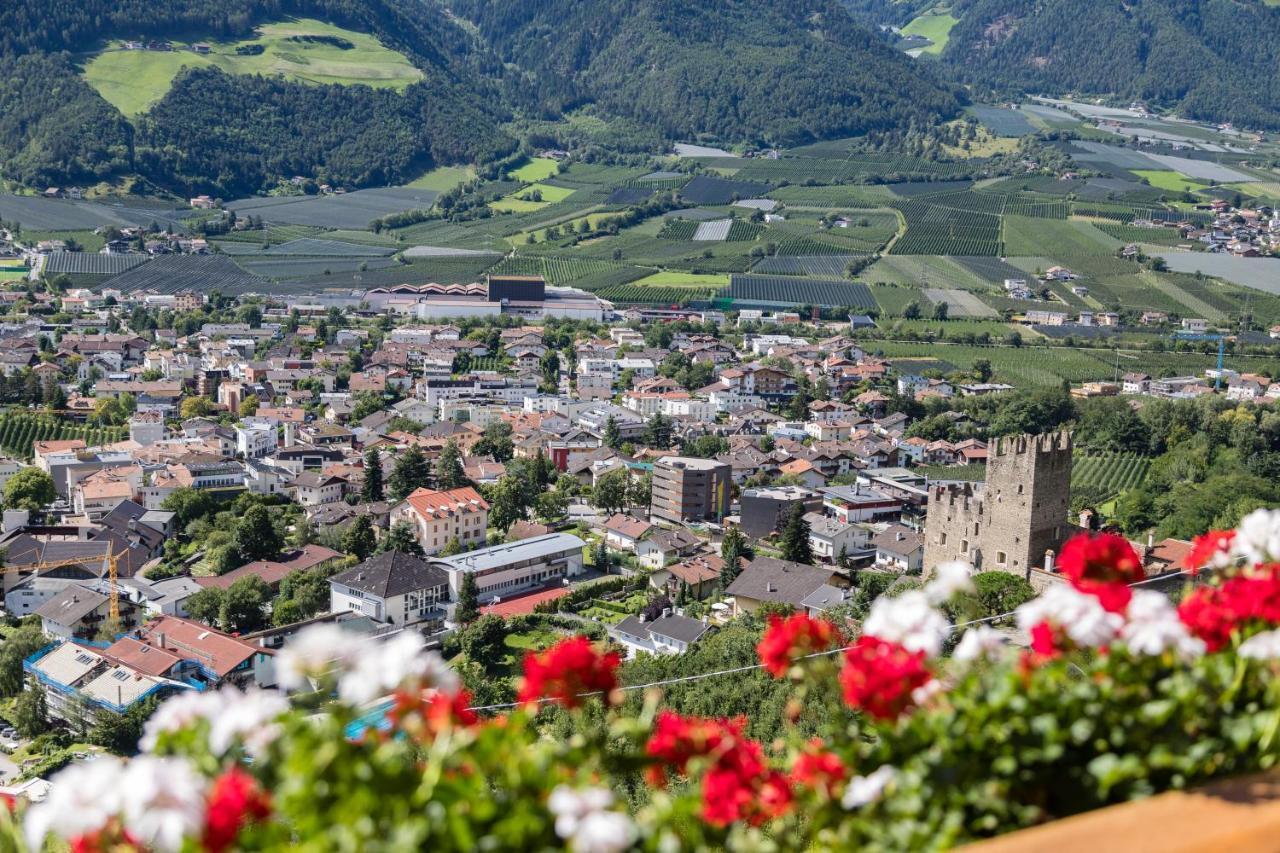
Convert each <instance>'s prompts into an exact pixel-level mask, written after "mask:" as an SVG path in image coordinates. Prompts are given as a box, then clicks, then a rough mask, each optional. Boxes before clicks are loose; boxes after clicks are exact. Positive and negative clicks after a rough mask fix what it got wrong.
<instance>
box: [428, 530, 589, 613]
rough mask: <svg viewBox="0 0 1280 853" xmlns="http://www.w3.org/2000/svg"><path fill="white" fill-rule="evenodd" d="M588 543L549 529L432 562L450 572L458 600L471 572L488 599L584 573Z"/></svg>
mask: <svg viewBox="0 0 1280 853" xmlns="http://www.w3.org/2000/svg"><path fill="white" fill-rule="evenodd" d="M585 547H586V543H585V542H583V541H582V540H581V539H579V538H578V537H577V536H573V535H571V534H569V533H549V534H547V535H545V536H535V537H533V538H532V539H524V540H522V541H520V542H509V543H507V544H504V545H494V546H493V547H492V548H481V549H480V550H478V551H470V552H468V553H465V554H458V555H457V556H455V557H446V558H444V559H440V560H435V561H433V563H432V565H436V566H439V567H440V568H441V569H443V570H444V571H445V572H447V573H448V574H449V589H450V590H451V591H452V597H453V599H454V600H455V601H456V600H457V598H458V595H459V593H460V592H461V590H462V578H463V577H464V576H466V575H468V574H471V575H474V576H475V579H476V589H477V591H478V592H479V594H480V600H481V601H482V602H485V601H492V600H493V599H494V598H495V597H503V596H510V595H513V594H515V593H519V592H524V591H526V590H530V589H537V588H540V587H545V586H548V585H550V584H553V583H556V582H557V581H563V580H564V579H566V578H572V577H577V576H578V575H581V574H582V572H583V563H582V551H583V549H584V548H585Z"/></svg>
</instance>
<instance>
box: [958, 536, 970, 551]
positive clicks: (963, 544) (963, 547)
mask: <svg viewBox="0 0 1280 853" xmlns="http://www.w3.org/2000/svg"><path fill="white" fill-rule="evenodd" d="M960 553H961V554H968V553H969V540H968V539H961V540H960Z"/></svg>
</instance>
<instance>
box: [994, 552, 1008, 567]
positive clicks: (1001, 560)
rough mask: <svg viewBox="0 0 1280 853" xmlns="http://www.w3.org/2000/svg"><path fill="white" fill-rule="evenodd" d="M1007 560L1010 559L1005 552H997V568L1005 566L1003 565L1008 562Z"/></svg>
mask: <svg viewBox="0 0 1280 853" xmlns="http://www.w3.org/2000/svg"><path fill="white" fill-rule="evenodd" d="M1007 559H1008V558H1007V556H1006V555H1005V553H1004V551H996V565H997V566H1003V565H1004V564H1005V562H1006V561H1007Z"/></svg>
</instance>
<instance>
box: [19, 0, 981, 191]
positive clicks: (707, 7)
mask: <svg viewBox="0 0 1280 853" xmlns="http://www.w3.org/2000/svg"><path fill="white" fill-rule="evenodd" d="M290 17H297V18H315V19H319V20H322V21H325V22H328V23H329V24H332V25H334V26H337V27H341V28H344V29H346V30H350V31H353V32H359V33H369V34H372V35H374V36H376V37H377V39H378V40H379V41H380V42H381V43H382V44H383V45H384V46H385V47H386V48H390V49H391V50H394V51H396V52H398V53H400V54H403V56H404V57H405V58H407V59H408V60H409V62H411V63H412V64H413V66H415V67H416V68H417V69H419V70H420V71H421V72H422V79H421V80H420V81H419V82H415V83H412V84H410V85H407V86H406V87H405V88H404V89H403V90H401V91H396V92H392V91H387V90H384V89H371V88H369V87H366V86H360V85H353V84H345V85H340V84H327V85H318V84H317V83H318V82H319V81H307V80H296V81H295V80H287V79H285V78H284V77H276V76H272V77H260V76H251V75H249V74H235V73H228V72H227V71H226V70H225V69H224V70H219V68H217V67H196V66H198V65H201V63H199V62H197V61H196V59H198V57H197V56H196V54H194V53H193V52H191V51H190V50H189V48H188V46H186V45H182V44H179V48H178V50H177V51H176V52H173V53H164V54H163V56H164V57H166V59H164V61H165V62H167V63H168V68H169V69H170V72H169V77H161V78H159V79H160V88H159V89H158V91H157V93H156V98H158V100H157V99H154V98H153V99H151V100H146V101H141V102H139V103H140V104H142V105H143V106H142V107H141V108H140V110H139V111H138V112H137V114H136V115H134V116H133V117H132V119H126V118H125V117H124V116H123V115H121V114H120V112H119V111H118V110H117V109H116V108H115V107H114V106H112V104H110V103H108V102H106V101H104V100H103V98H102V97H101V96H100V95H99V92H98V90H96V89H95V88H93V87H92V86H90V85H87V84H86V82H85V79H84V77H83V74H82V71H83V69H84V67H85V65H86V64H87V63H89V61H90V60H92V59H93V58H94V56H95V55H96V53H97V52H99V51H101V50H102V49H103V48H104V46H106V45H107V44H108V43H109V42H111V41H112V40H125V39H143V40H150V39H154V40H166V39H173V40H175V41H177V42H179V43H181V42H188V43H189V42H194V41H206V42H216V43H219V44H222V45H224V48H223V49H225V50H231V49H232V46H233V45H234V44H235V43H236V42H242V41H244V40H252V39H254V38H255V27H257V26H258V25H260V24H263V23H266V22H271V21H278V20H281V19H287V18H290ZM465 19H469V21H471V22H474V23H475V24H476V25H477V26H471V23H470V22H469V21H468V20H465ZM116 49H117V50H119V48H118V47H117V48H116ZM115 58H118V57H115ZM188 58H190V60H191V61H190V62H188V61H187V59H188ZM135 60H137V63H138V65H137V67H138V68H139V69H143V68H147V67H155V64H156V63H158V62H160V61H161V60H160V55H157V54H154V53H153V54H151V55H150V56H149V57H148V56H146V55H144V54H143V53H142V52H139V53H138V54H129V55H128V56H127V57H125V58H124V59H123V61H122V62H123V67H125V68H128V69H132V68H133V67H135V66H134V65H133V64H132V63H133V62H134V61H135ZM147 63H151V65H147ZM179 63H181V64H182V65H186V66H187V70H185V71H181V72H180V73H179V67H180V66H179ZM206 64H207V63H206ZM140 73H141V72H140ZM175 75H176V76H175ZM170 78H172V82H171V83H170ZM124 80H125V81H126V82H125V83H123V84H122V83H120V82H119V81H118V80H114V81H113V85H114V86H116V87H117V88H118V87H119V86H121V85H125V86H127V85H128V83H127V81H128V77H127V72H126V76H125V77H124ZM151 82H152V84H153V85H154V80H152V81H151ZM166 87H167V88H166ZM161 92H163V93H164V94H163V96H162V97H161V96H160V93H161ZM118 102H119V101H118V100H117V103H118ZM585 103H594V104H596V105H597V107H598V109H599V111H600V113H601V114H603V115H605V116H608V115H611V114H612V115H615V116H620V117H625V118H628V119H631V120H633V121H635V122H638V123H641V124H643V125H644V126H645V129H646V131H652V132H653V133H654V134H655V136H657V137H663V138H667V139H691V138H694V137H705V138H708V139H713V140H715V141H718V142H725V143H731V142H738V141H752V142H757V141H758V142H768V143H777V144H788V143H797V142H805V141H809V140H812V139H817V138H824V137H834V136H845V135H851V134H856V133H861V132H865V131H868V130H878V129H888V128H906V127H909V126H911V125H917V126H922V125H926V124H929V123H931V122H934V121H936V120H938V119H939V118H941V117H948V116H951V115H953V114H955V112H956V111H957V109H958V106H959V103H958V97H957V91H956V90H955V89H954V88H952V87H950V86H948V85H945V84H942V83H940V82H939V81H938V79H937V77H936V76H935V75H934V73H933V71H932V69H930V68H928V67H923V66H920V65H919V64H916V63H913V62H912V61H910V60H909V59H908V58H907V57H904V56H901V55H899V54H898V53H896V52H895V51H893V50H892V49H891V48H889V47H888V46H887V45H886V44H885V43H884V42H883V40H882V39H880V38H879V37H878V36H877V35H875V34H874V33H873V32H872V31H871V30H869V29H867V28H865V27H863V26H862V25H860V24H858V23H856V22H855V21H854V20H853V18H852V17H851V16H850V15H849V14H848V13H847V11H846V10H845V9H844V7H842V6H841V5H839V3H837V2H836V0H798V2H788V3H782V4H780V3H775V2H772V1H771V0H707V2H699V3H687V2H672V0H631V2H627V3H622V4H618V3H605V2H602V1H601V0H591V2H583V0H497V2H491V0H456V3H454V4H453V5H452V7H451V8H450V7H446V5H445V0H165V2H162V3H156V2H152V0H146V2H144V0H11V2H8V3H3V4H0V177H2V178H3V179H5V180H9V181H14V182H17V183H21V184H25V185H27V186H33V187H43V186H58V185H67V184H85V183H93V182H96V181H98V180H103V179H108V178H112V177H118V176H124V175H138V176H141V177H142V178H144V179H145V180H147V181H150V182H152V183H154V184H156V185H158V186H162V187H165V188H167V189H172V190H175V191H178V192H183V193H195V192H207V193H212V194H215V195H221V196H223V197H228V196H233V195H242V194H246V193H252V192H256V191H260V190H262V189H265V188H268V187H270V186H271V185H273V183H274V182H276V181H278V180H279V179H281V178H285V177H290V176H292V175H295V174H300V175H307V176H312V177H316V178H318V179H322V180H326V181H329V182H331V183H336V184H341V185H345V186H367V185H374V184H385V183H392V184H394V183H399V182H403V181H407V180H409V179H411V178H413V177H414V176H415V175H416V174H417V173H418V172H420V171H422V170H423V169H425V168H429V167H430V166H432V165H435V164H439V163H453V162H463V161H467V162H476V161H483V160H486V159H489V158H493V157H497V156H501V155H503V154H505V153H507V152H509V151H511V150H513V148H514V147H515V145H516V142H515V140H514V139H512V138H510V137H509V136H508V135H506V134H505V133H504V132H503V131H502V130H501V129H500V124H501V123H502V122H503V121H505V120H507V119H508V118H511V117H512V116H513V115H519V114H525V115H530V116H532V117H535V118H550V119H554V118H558V117H560V116H561V115H563V114H564V112H565V111H567V110H570V109H572V108H574V107H576V106H579V105H582V104H585Z"/></svg>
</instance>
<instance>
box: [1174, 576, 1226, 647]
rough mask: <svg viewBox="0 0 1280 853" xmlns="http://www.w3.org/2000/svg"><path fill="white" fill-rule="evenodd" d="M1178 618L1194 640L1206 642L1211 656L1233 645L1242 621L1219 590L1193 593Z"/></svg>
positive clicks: (1214, 588) (1211, 589)
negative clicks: (1237, 625)
mask: <svg viewBox="0 0 1280 853" xmlns="http://www.w3.org/2000/svg"><path fill="white" fill-rule="evenodd" d="M1178 618H1180V619H1181V620H1182V624H1184V625H1186V626H1187V630H1188V631H1190V632H1191V634H1192V636H1195V637H1199V638H1200V639H1201V640H1204V645H1205V648H1206V649H1207V650H1208V651H1210V652H1216V651H1220V650H1221V649H1223V648H1225V647H1226V645H1227V644H1228V643H1230V642H1231V632H1232V631H1234V630H1235V628H1236V624H1237V621H1238V619H1237V617H1236V614H1235V611H1234V610H1233V609H1232V607H1231V606H1230V605H1229V603H1228V601H1227V597H1226V596H1225V595H1224V594H1223V590H1222V588H1221V587H1216V586H1202V587H1199V588H1197V589H1194V590H1192V591H1191V594H1190V595H1188V596H1187V597H1186V598H1184V599H1183V600H1182V603H1181V604H1179V605H1178Z"/></svg>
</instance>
